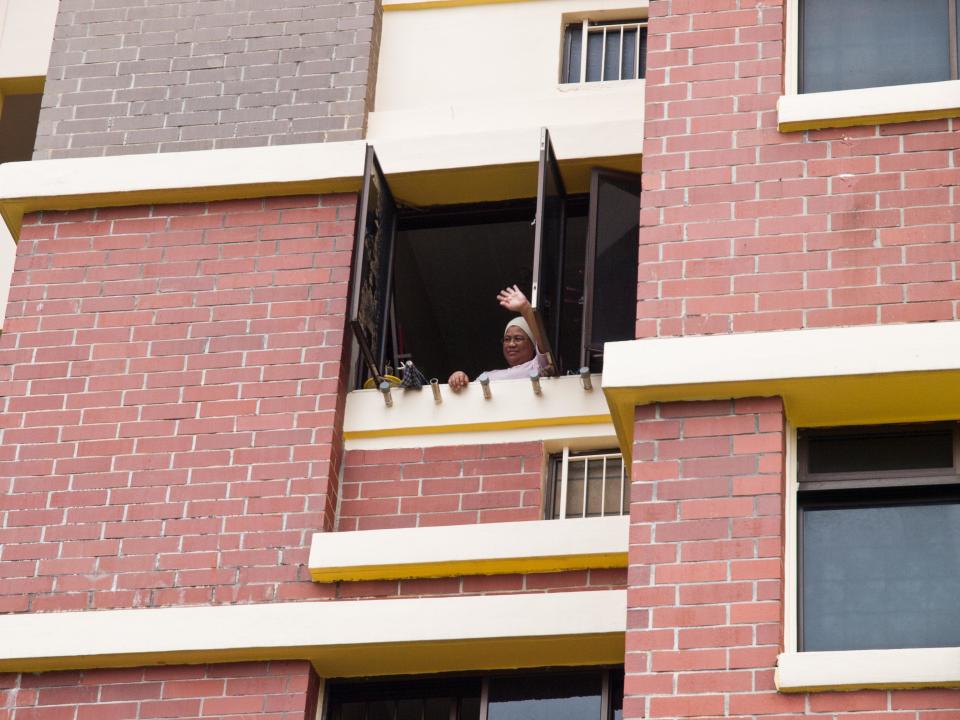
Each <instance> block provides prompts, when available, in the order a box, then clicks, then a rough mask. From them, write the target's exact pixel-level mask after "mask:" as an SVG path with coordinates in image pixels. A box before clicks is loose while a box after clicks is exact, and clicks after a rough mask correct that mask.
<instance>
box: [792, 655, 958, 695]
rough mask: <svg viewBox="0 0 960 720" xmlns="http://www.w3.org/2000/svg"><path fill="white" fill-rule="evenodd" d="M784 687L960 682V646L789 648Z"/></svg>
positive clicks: (955, 684) (849, 687)
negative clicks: (806, 650)
mask: <svg viewBox="0 0 960 720" xmlns="http://www.w3.org/2000/svg"><path fill="white" fill-rule="evenodd" d="M775 678H776V684H777V689H778V690H779V691H780V692H818V691H820V692H823V691H829V690H857V689H861V688H877V689H894V688H920V687H960V648H910V649H903V650H845V651H842V652H802V653H797V652H794V653H783V654H781V655H780V656H779V657H778V658H777V671H776V676H775Z"/></svg>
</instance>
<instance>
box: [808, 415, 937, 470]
mask: <svg viewBox="0 0 960 720" xmlns="http://www.w3.org/2000/svg"><path fill="white" fill-rule="evenodd" d="M807 442H808V447H809V451H808V452H809V454H808V458H809V460H808V472H810V473H834V472H868V471H872V472H877V471H886V470H907V469H918V470H919V469H930V468H949V467H952V466H953V432H952V430H951V429H950V428H949V427H944V426H940V427H935V428H929V429H917V430H907V431H903V432H885V431H882V430H881V431H877V432H875V433H870V434H851V435H846V434H832V433H826V434H823V435H811V436H810V437H809V439H808V440H807Z"/></svg>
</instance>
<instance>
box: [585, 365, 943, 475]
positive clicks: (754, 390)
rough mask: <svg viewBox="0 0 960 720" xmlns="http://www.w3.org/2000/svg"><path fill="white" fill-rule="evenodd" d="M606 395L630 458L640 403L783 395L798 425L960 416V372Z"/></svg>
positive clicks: (633, 390)
mask: <svg viewBox="0 0 960 720" xmlns="http://www.w3.org/2000/svg"><path fill="white" fill-rule="evenodd" d="M604 393H605V394H606V396H607V402H608V403H609V405H610V413H611V416H612V419H613V425H614V429H615V430H616V432H617V439H618V440H619V442H620V449H621V451H622V452H623V454H624V457H625V458H627V462H630V459H629V458H630V457H631V456H630V449H631V445H632V443H633V424H634V416H635V411H636V407H637V406H638V405H649V404H651V403H661V402H677V401H691V400H727V399H732V398H747V397H778V396H779V397H782V398H783V401H784V405H785V408H786V414H787V419H788V420H789V421H790V424H791V425H793V427H836V426H840V425H866V424H883V423H894V422H930V421H935V420H952V419H956V418H960V370H931V371H924V372H899V373H876V374H865V375H843V376H834V377H830V376H826V377H809V378H776V379H766V380H742V381H730V382H713V383H689V384H683V385H661V386H655V387H633V388H631V387H613V388H609V387H608V388H604Z"/></svg>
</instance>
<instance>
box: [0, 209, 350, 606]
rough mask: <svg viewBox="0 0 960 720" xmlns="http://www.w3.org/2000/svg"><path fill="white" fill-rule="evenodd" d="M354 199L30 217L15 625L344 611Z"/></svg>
mask: <svg viewBox="0 0 960 720" xmlns="http://www.w3.org/2000/svg"><path fill="white" fill-rule="evenodd" d="M355 205H356V197H355V196H354V195H338V196H328V197H322V198H318V197H302V198H281V199H267V200H249V201H238V202H223V203H211V204H196V205H183V206H161V207H154V208H150V207H134V208H120V209H104V210H96V211H84V212H72V213H56V212H54V213H44V214H43V215H34V216H31V217H28V218H27V220H26V226H25V227H24V228H23V234H22V240H21V242H20V246H19V248H18V257H17V264H16V271H15V274H14V278H13V287H12V290H11V302H10V305H9V308H8V312H7V323H6V327H5V332H4V334H3V336H2V337H0V548H2V549H0V577H2V578H3V581H2V582H0V612H11V611H13V612H18V611H28V610H29V611H34V612H43V611H50V610H83V609H94V608H111V607H139V606H162V605H179V604H205V603H236V602H260V601H270V600H289V599H295V598H300V597H326V596H328V595H329V592H328V589H324V588H318V587H316V586H315V585H314V584H313V583H311V582H310V581H309V577H308V575H307V573H306V570H305V568H304V566H305V564H306V559H307V554H308V548H309V542H310V535H311V533H313V532H314V531H317V530H320V529H321V528H323V527H327V528H330V527H332V521H333V511H334V508H335V505H336V478H337V477H338V473H339V462H340V458H339V457H338V456H337V452H336V451H335V450H334V448H337V447H339V442H337V440H338V434H339V432H340V428H341V421H340V417H341V415H342V407H343V395H344V389H345V387H344V385H345V381H344V373H343V370H342V368H341V354H342V351H341V346H342V336H343V329H344V317H345V315H344V313H345V308H346V290H347V282H348V275H349V266H350V255H351V246H352V236H353V216H354V213H355Z"/></svg>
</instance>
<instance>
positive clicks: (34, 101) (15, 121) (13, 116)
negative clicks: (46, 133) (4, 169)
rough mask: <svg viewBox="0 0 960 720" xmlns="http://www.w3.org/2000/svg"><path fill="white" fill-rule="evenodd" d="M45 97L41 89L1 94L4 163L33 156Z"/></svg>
mask: <svg viewBox="0 0 960 720" xmlns="http://www.w3.org/2000/svg"><path fill="white" fill-rule="evenodd" d="M42 99H43V95H42V94H40V93H34V94H27V95H12V94H11V95H4V94H0V163H6V162H18V161H24V160H30V159H31V158H32V157H33V146H34V144H35V143H36V140H37V125H38V124H39V122H40V101H41V100H42Z"/></svg>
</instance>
